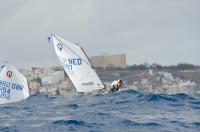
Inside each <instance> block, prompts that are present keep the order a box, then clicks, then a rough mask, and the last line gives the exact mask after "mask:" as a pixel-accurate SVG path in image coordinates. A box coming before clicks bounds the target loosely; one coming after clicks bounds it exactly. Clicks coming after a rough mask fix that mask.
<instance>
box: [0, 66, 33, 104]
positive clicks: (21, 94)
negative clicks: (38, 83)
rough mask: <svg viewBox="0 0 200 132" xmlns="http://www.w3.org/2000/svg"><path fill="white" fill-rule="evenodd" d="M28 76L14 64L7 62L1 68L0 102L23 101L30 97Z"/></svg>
mask: <svg viewBox="0 0 200 132" xmlns="http://www.w3.org/2000/svg"><path fill="white" fill-rule="evenodd" d="M29 95H30V94H29V89H28V84H27V80H26V78H25V77H24V76H23V75H22V74H21V73H20V72H19V71H18V70H17V69H15V68H14V67H13V66H12V65H10V64H6V65H4V66H2V67H1V70H0V104H5V103H12V102H17V101H21V100H23V99H26V98H28V97H29Z"/></svg>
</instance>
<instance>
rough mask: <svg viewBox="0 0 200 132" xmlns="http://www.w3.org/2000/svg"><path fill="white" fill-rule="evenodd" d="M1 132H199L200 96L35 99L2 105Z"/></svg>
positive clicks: (40, 96)
mask: <svg viewBox="0 0 200 132" xmlns="http://www.w3.org/2000/svg"><path fill="white" fill-rule="evenodd" d="M0 131H3V132H4V131H5V132H7V131H11V132H12V131H15V132H18V131H19V132H27V131H32V132H40V131H41V132H55V131H58V132H61V131H80V132H101V131H105V132H138V131H139V132H141V131H142V132H159V131H164V132H177V131H181V132H198V131H200V95H186V94H176V95H161V94H143V93H138V92H136V91H134V90H128V91H122V92H118V93H113V94H105V95H78V94H75V95H70V96H65V97H63V96H47V95H44V94H35V95H32V96H31V97H29V98H28V99H27V100H23V101H21V102H17V103H11V104H4V105H1V106H0Z"/></svg>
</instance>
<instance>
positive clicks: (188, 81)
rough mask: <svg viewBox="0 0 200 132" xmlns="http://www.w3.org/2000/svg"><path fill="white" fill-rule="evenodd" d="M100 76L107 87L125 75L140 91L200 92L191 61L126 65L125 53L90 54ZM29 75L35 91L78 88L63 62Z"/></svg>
mask: <svg viewBox="0 0 200 132" xmlns="http://www.w3.org/2000/svg"><path fill="white" fill-rule="evenodd" d="M90 60H91V63H92V64H93V66H94V67H95V68H96V71H97V73H98V75H99V76H100V78H101V79H102V80H103V82H104V84H105V85H106V86H107V87H110V84H111V82H112V81H113V80H115V79H119V78H120V79H122V80H123V81H124V86H125V87H127V88H134V89H135V90H138V91H140V92H147V93H151V92H152V93H163V94H176V93H186V94H194V93H200V68H199V67H198V66H193V65H190V64H178V65H176V66H168V67H167V66H161V65H159V64H155V63H154V64H152V65H149V64H148V63H145V64H141V65H132V66H127V65H126V57H125V54H118V55H102V56H93V57H90ZM20 72H21V73H22V74H24V75H25V76H26V77H27V79H28V84H29V88H30V91H31V93H35V92H38V91H39V92H42V93H45V94H58V93H59V94H61V95H67V94H69V93H71V92H75V88H74V86H73V84H72V82H71V81H70V79H69V78H68V76H67V74H66V73H65V71H64V69H63V68H62V67H61V66H52V67H45V68H44V67H43V68H41V67H32V68H31V69H21V70H20Z"/></svg>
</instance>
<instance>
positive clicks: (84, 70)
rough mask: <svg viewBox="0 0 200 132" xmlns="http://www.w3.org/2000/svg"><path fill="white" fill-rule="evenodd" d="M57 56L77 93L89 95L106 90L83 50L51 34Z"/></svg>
mask: <svg viewBox="0 0 200 132" xmlns="http://www.w3.org/2000/svg"><path fill="white" fill-rule="evenodd" d="M51 37H52V39H53V44H54V48H55V52H56V55H57V57H58V59H59V61H60V63H61V65H62V66H63V67H64V69H65V72H66V73H67V75H68V76H69V78H70V80H71V81H72V83H73V85H74V86H75V88H76V91H77V92H83V93H88V92H92V91H95V90H100V89H103V88H104V84H103V83H102V81H101V80H100V78H99V77H98V75H97V73H96V71H95V69H94V68H93V66H92V63H91V62H90V60H89V58H88V56H87V55H86V53H85V52H84V50H83V48H82V47H81V46H79V45H77V44H74V43H71V42H69V41H67V40H64V39H63V38H61V37H59V36H57V35H55V34H51Z"/></svg>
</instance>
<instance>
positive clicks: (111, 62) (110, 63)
mask: <svg viewBox="0 0 200 132" xmlns="http://www.w3.org/2000/svg"><path fill="white" fill-rule="evenodd" d="M90 60H91V62H92V64H93V66H94V67H97V68H125V67H126V55H125V54H115V55H108V54H104V55H99V56H92V57H90Z"/></svg>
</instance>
